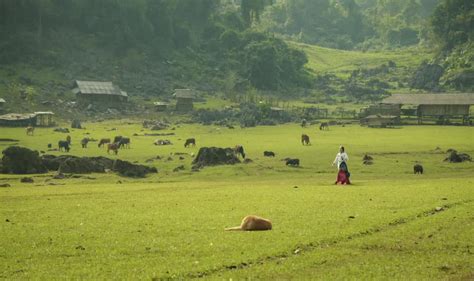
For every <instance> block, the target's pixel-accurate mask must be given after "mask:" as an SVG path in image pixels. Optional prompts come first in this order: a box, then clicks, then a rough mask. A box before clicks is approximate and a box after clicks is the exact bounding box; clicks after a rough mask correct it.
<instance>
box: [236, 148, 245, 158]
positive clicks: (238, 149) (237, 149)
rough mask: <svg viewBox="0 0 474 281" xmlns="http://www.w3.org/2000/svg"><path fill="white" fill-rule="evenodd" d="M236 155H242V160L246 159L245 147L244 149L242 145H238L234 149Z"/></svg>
mask: <svg viewBox="0 0 474 281" xmlns="http://www.w3.org/2000/svg"><path fill="white" fill-rule="evenodd" d="M234 153H235V154H240V155H242V158H244V159H245V152H244V147H243V146H241V145H236V146H235V147H234Z"/></svg>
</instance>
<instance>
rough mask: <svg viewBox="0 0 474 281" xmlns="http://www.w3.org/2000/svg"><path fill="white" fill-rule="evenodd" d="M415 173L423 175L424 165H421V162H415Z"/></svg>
mask: <svg viewBox="0 0 474 281" xmlns="http://www.w3.org/2000/svg"><path fill="white" fill-rule="evenodd" d="M413 173H414V174H422V175H423V166H421V165H420V164H415V166H413Z"/></svg>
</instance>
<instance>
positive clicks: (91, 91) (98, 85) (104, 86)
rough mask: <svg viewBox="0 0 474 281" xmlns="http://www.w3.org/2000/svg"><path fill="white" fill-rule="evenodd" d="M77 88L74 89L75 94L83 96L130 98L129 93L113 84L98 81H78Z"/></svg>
mask: <svg viewBox="0 0 474 281" xmlns="http://www.w3.org/2000/svg"><path fill="white" fill-rule="evenodd" d="M75 85H76V88H75V89H73V92H74V93H75V94H83V95H114V96H124V97H128V95H127V93H126V92H124V91H121V90H120V88H119V87H118V86H115V85H114V84H113V83H112V82H97V81H76V82H75Z"/></svg>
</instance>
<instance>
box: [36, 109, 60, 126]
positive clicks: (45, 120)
mask: <svg viewBox="0 0 474 281" xmlns="http://www.w3.org/2000/svg"><path fill="white" fill-rule="evenodd" d="M35 115H36V126H39V127H51V126H54V125H55V123H54V121H53V115H54V113H53V112H51V111H40V112H35Z"/></svg>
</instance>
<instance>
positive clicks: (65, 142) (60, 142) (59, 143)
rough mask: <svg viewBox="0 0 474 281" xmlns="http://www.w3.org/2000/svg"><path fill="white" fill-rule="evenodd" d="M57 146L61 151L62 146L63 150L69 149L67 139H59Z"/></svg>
mask: <svg viewBox="0 0 474 281" xmlns="http://www.w3.org/2000/svg"><path fill="white" fill-rule="evenodd" d="M58 147H59V151H62V150H63V148H64V151H66V152H69V150H70V147H69V142H68V141H62V140H61V141H59V142H58Z"/></svg>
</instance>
